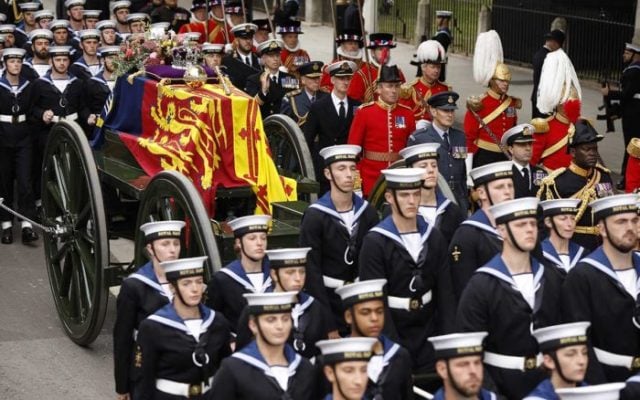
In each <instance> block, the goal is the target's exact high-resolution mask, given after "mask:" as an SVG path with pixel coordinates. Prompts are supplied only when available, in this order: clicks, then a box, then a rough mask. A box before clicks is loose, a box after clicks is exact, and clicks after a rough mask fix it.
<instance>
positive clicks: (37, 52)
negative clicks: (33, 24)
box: [22, 29, 53, 80]
mask: <svg viewBox="0 0 640 400" xmlns="http://www.w3.org/2000/svg"><path fill="white" fill-rule="evenodd" d="M29 41H30V42H31V43H30V47H31V53H32V54H33V57H32V58H31V59H30V60H28V61H25V62H24V64H23V69H24V70H25V71H23V72H22V73H23V75H24V76H25V77H26V78H27V79H29V80H35V79H37V78H39V77H41V76H44V75H45V74H46V73H47V72H49V70H50V69H51V65H50V64H49V60H50V57H49V46H50V45H51V42H52V41H53V33H51V31H50V30H48V29H34V30H32V31H31V33H30V34H29Z"/></svg>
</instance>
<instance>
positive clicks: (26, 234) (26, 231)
mask: <svg viewBox="0 0 640 400" xmlns="http://www.w3.org/2000/svg"><path fill="white" fill-rule="evenodd" d="M36 240H38V234H37V233H35V232H34V231H33V228H30V227H25V228H22V243H24V244H27V243H31V242H35V241H36Z"/></svg>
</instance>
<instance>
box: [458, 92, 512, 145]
mask: <svg viewBox="0 0 640 400" xmlns="http://www.w3.org/2000/svg"><path fill="white" fill-rule="evenodd" d="M505 101H509V103H508V106H507V107H506V108H505V109H504V111H502V112H501V113H499V114H498V115H495V117H494V116H493V115H491V114H494V110H496V109H497V108H498V107H501V105H502V104H503V103H504V102H505ZM481 102H482V107H480V109H479V110H478V111H476V113H477V114H478V116H480V118H482V119H483V120H485V123H486V124H487V125H488V126H489V128H490V129H491V131H492V132H493V134H494V135H495V136H496V138H497V139H498V142H499V141H500V139H502V135H503V134H504V133H505V132H506V131H507V130H509V129H511V128H513V127H514V126H515V125H516V123H517V121H518V115H517V113H516V108H520V106H521V102H520V100H519V99H517V98H515V97H509V96H503V97H501V96H499V95H498V94H497V93H495V92H493V91H492V90H488V91H487V92H486V93H485V94H484V95H483V96H482V99H481ZM505 105H506V104H505ZM502 107H504V106H502ZM489 115H491V119H490V121H487V119H488V118H486V117H488V116H489ZM464 132H465V134H466V136H467V150H468V152H469V153H475V152H476V151H478V147H481V148H483V149H485V150H489V151H493V152H496V153H500V152H501V150H500V147H499V146H498V145H497V144H496V142H495V140H493V139H492V138H491V136H490V135H489V134H488V133H487V131H486V130H485V129H483V128H482V127H481V126H480V124H479V123H478V121H477V120H476V119H475V117H474V116H473V115H472V114H471V111H469V110H467V113H466V115H465V116H464Z"/></svg>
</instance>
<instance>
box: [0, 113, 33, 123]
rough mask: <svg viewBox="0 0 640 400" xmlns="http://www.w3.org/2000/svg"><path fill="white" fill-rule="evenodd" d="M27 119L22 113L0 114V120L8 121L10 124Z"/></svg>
mask: <svg viewBox="0 0 640 400" xmlns="http://www.w3.org/2000/svg"><path fill="white" fill-rule="evenodd" d="M26 120H27V116H26V115H24V114H22V115H0V122H9V123H12V124H15V123H18V122H24V121H26Z"/></svg>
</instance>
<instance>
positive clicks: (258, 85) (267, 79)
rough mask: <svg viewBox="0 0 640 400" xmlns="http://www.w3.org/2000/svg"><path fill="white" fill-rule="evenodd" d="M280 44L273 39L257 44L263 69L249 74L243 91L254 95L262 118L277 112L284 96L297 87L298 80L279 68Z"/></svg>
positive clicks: (280, 62)
mask: <svg viewBox="0 0 640 400" xmlns="http://www.w3.org/2000/svg"><path fill="white" fill-rule="evenodd" d="M282 46H283V44H282V42H281V41H279V40H275V39H271V40H267V41H266V42H264V43H262V44H261V45H260V46H258V56H260V59H261V60H262V65H263V67H264V71H262V72H258V73H256V74H254V75H251V76H249V77H248V78H247V82H246V84H245V89H244V91H245V92H246V93H247V94H248V95H249V96H255V98H256V100H257V101H258V104H259V105H260V112H261V114H262V118H263V119H264V118H267V117H268V116H270V115H273V114H278V113H279V112H280V108H281V107H282V99H283V98H284V96H285V95H286V94H287V93H288V92H291V91H293V90H296V89H298V80H297V79H296V78H295V77H294V76H293V75H291V74H288V73H286V72H282V71H281V70H280V66H281V65H282V61H281V60H280V50H282Z"/></svg>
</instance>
